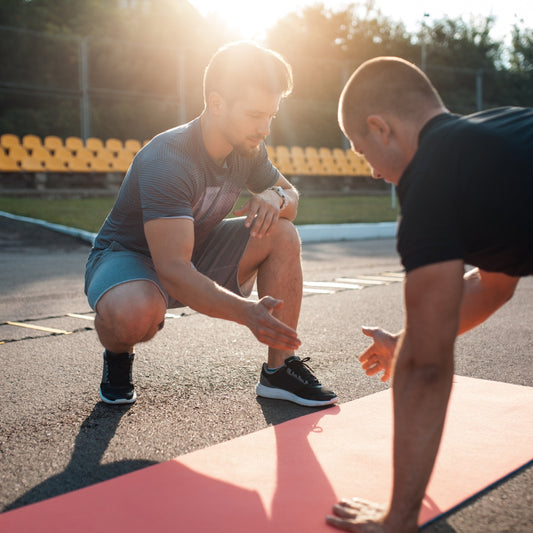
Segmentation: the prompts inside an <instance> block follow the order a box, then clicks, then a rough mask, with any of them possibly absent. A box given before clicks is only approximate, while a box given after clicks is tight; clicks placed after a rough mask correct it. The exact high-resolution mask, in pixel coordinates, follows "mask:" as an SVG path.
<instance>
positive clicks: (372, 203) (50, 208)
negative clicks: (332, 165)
mask: <svg viewBox="0 0 533 533" xmlns="http://www.w3.org/2000/svg"><path fill="white" fill-rule="evenodd" d="M245 200H246V199H245V198H240V199H239V201H238V203H237V205H241V204H242V203H243V202H244V201H245ZM113 202H114V198H65V199H44V198H0V211H6V212H8V213H11V214H14V215H22V216H26V217H31V218H37V219H41V220H46V221H48V222H53V223H55V224H63V225H65V226H70V227H74V228H79V229H84V230H87V231H93V232H96V231H98V229H99V228H100V226H101V225H102V222H103V221H104V219H105V217H106V215H107V213H108V212H109V210H110V209H111V207H112V205H113ZM397 216H398V210H397V208H396V209H394V210H393V209H392V207H391V198H390V196H389V195H383V196H336V197H322V198H313V197H304V198H301V199H300V205H299V208H298V216H297V218H296V220H295V223H296V224H340V223H349V222H387V221H394V220H396V218H397Z"/></svg>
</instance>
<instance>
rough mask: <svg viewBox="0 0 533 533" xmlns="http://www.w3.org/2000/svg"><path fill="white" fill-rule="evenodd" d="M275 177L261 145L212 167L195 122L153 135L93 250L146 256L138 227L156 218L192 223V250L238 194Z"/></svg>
mask: <svg viewBox="0 0 533 533" xmlns="http://www.w3.org/2000/svg"><path fill="white" fill-rule="evenodd" d="M279 177H280V174H279V172H278V170H277V169H276V168H275V167H274V166H272V164H271V163H270V161H269V159H268V155H267V151H266V148H265V146H264V144H263V143H262V144H261V150H260V152H259V154H258V155H257V156H256V157H254V158H245V157H242V156H240V155H239V154H237V153H236V152H235V151H234V152H232V153H231V154H230V155H229V156H228V157H227V159H226V165H225V167H224V168H222V167H220V166H218V165H217V164H216V163H215V162H214V161H213V160H212V159H211V157H210V156H209V154H208V153H207V151H206V149H205V147H204V143H203V140H202V135H201V129H200V119H199V118H196V119H194V120H193V121H192V122H189V123H188V124H184V125H182V126H178V127H177V128H173V129H171V130H168V131H165V132H163V133H161V134H159V135H157V136H156V137H154V138H153V139H152V140H151V141H150V142H149V143H148V144H147V145H146V146H144V148H143V149H142V150H141V151H140V152H139V153H138V154H137V155H136V156H135V158H134V159H133V162H132V164H131V166H130V168H129V170H128V172H127V173H126V177H125V178H124V182H123V183H122V187H121V189H120V192H119V194H118V197H117V200H116V202H115V205H114V206H113V208H112V210H111V212H110V213H109V215H108V216H107V218H106V220H105V222H104V224H103V226H102V228H101V229H100V232H99V233H98V236H97V237H96V240H95V243H94V250H101V249H105V248H107V247H108V246H109V245H110V244H111V242H113V241H115V242H118V243H120V244H121V245H122V246H124V247H125V248H127V249H129V250H134V251H137V252H141V253H144V254H146V255H150V252H149V249H148V244H147V242H146V238H145V235H144V223H145V222H147V221H149V220H154V219H157V218H189V219H191V220H193V221H194V232H195V248H197V247H199V246H200V245H201V244H202V242H203V241H204V240H205V238H206V237H207V236H208V235H209V233H210V232H211V231H212V229H213V228H214V227H215V226H216V225H217V224H219V223H220V222H221V221H222V220H223V219H224V218H225V217H226V216H227V215H228V214H229V213H230V211H231V209H232V208H233V206H234V205H235V202H236V200H237V198H238V197H239V194H240V193H241V191H242V190H243V189H248V190H250V191H251V192H253V193H259V192H261V191H263V190H265V189H267V188H268V187H271V186H272V185H273V184H274V183H276V182H277V181H278V179H279Z"/></svg>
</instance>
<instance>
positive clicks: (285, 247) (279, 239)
mask: <svg viewBox="0 0 533 533" xmlns="http://www.w3.org/2000/svg"><path fill="white" fill-rule="evenodd" d="M272 239H273V243H274V249H280V250H282V251H285V252H288V253H294V252H297V253H298V254H299V253H301V249H302V241H301V240H300V235H299V234H298V230H297V229H296V226H295V225H294V224H293V223H292V222H291V221H290V220H287V219H286V218H280V219H279V220H278V223H277V225H276V229H275V231H274V232H273V234H272Z"/></svg>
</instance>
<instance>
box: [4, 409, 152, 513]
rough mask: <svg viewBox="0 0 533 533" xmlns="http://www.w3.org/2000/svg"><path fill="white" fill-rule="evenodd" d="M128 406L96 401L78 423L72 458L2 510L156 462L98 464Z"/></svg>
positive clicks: (129, 461) (63, 492)
mask: <svg viewBox="0 0 533 533" xmlns="http://www.w3.org/2000/svg"><path fill="white" fill-rule="evenodd" d="M130 407H131V405H126V406H114V407H113V409H109V407H107V406H105V405H104V404H102V403H97V404H96V405H95V406H94V409H93V410H92V412H91V414H90V415H89V416H88V417H87V418H86V419H85V420H84V421H83V423H82V424H81V426H80V431H79V433H78V436H77V437H76V441H75V443H74V450H73V452H72V457H71V459H70V462H69V464H68V465H67V467H66V468H65V470H64V471H63V472H61V473H60V474H56V475H54V476H52V477H50V478H48V479H47V480H45V481H43V482H42V483H40V484H39V485H37V486H35V487H34V488H32V489H31V490H29V491H28V492H26V494H24V495H22V496H21V497H19V498H18V499H17V500H15V501H14V502H13V503H11V504H9V505H8V506H7V507H6V508H5V511H10V510H12V509H16V508H17V507H22V506H24V505H28V504H30V503H36V502H39V501H41V500H45V499H48V498H52V497H54V496H59V495H60V494H65V493H66V492H71V491H73V490H77V489H81V488H83V487H87V486H89V485H93V484H94V483H99V482H100V481H105V480H108V479H111V478H114V477H117V476H119V475H122V474H126V473H128V472H132V471H134V470H139V469H140V468H144V467H146V466H150V465H152V464H155V462H154V461H148V460H143V459H136V460H124V461H117V462H115V463H110V464H101V460H102V457H103V456H104V453H105V451H106V449H107V447H108V445H109V442H110V441H111V439H112V438H113V436H114V435H115V432H116V430H117V427H118V425H119V423H120V420H121V419H122V417H123V416H124V415H125V414H126V413H127V412H128V410H129V409H130Z"/></svg>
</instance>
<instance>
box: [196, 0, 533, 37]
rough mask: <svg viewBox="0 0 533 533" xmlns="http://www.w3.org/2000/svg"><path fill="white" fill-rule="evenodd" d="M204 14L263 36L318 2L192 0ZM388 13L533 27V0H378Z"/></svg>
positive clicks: (505, 29) (334, 3)
mask: <svg viewBox="0 0 533 533" xmlns="http://www.w3.org/2000/svg"><path fill="white" fill-rule="evenodd" d="M189 2H190V3H191V4H192V5H193V6H194V7H195V8H196V9H197V10H198V11H199V12H200V13H201V14H202V15H208V14H213V13H214V14H217V15H218V16H219V17H220V18H222V19H223V20H224V21H226V22H227V23H228V25H229V26H230V27H231V28H232V29H238V30H240V32H241V35H242V38H245V39H257V40H259V41H260V40H261V39H262V38H263V36H264V35H265V30H266V29H268V28H269V27H271V26H272V25H273V24H274V23H275V22H276V20H277V19H278V18H281V17H283V16H284V15H286V14H287V13H290V12H294V11H297V10H298V9H301V8H302V7H303V6H305V5H313V4H316V3H317V1H316V0H266V1H264V2H254V1H252V0H189ZM319 3H323V4H324V5H326V7H330V8H332V9H334V10H336V11H340V10H342V9H344V8H346V6H347V5H349V4H350V3H354V2H349V1H346V0H322V1H321V2H319ZM375 3H376V6H377V7H379V8H380V9H381V11H382V12H383V14H384V15H386V16H389V17H390V18H392V19H393V20H396V21H402V22H403V23H404V24H405V26H406V27H407V29H408V30H409V31H413V32H414V31H416V30H418V29H419V28H420V23H421V21H422V19H424V16H425V14H426V13H427V16H426V20H427V21H428V23H431V20H432V19H439V18H442V17H450V18H457V17H462V18H464V19H465V21H469V20H470V18H471V16H472V15H473V16H476V17H478V16H481V17H486V16H488V15H493V16H495V17H496V19H497V20H496V24H495V26H494V30H493V33H492V34H491V35H492V37H493V38H496V39H501V40H504V41H508V40H509V38H510V35H511V29H512V26H513V24H518V25H519V26H522V27H526V28H533V1H532V0H425V1H424V2H422V1H421V0H375Z"/></svg>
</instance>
